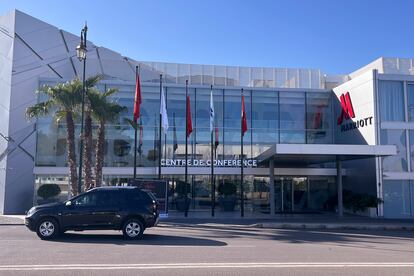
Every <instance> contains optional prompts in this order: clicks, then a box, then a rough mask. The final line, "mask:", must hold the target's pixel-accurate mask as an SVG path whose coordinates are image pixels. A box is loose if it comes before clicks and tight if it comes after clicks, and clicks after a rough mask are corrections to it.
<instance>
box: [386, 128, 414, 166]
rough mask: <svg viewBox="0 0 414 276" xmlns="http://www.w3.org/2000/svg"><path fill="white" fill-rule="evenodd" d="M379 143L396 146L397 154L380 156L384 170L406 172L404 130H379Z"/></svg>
mask: <svg viewBox="0 0 414 276" xmlns="http://www.w3.org/2000/svg"><path fill="white" fill-rule="evenodd" d="M381 144H382V145H395V146H397V155H393V156H388V157H384V158H382V165H383V169H384V171H397V172H406V171H407V170H408V164H407V147H406V139H405V130H394V129H392V130H391V129H388V130H381Z"/></svg>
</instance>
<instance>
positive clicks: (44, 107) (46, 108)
mask: <svg viewBox="0 0 414 276" xmlns="http://www.w3.org/2000/svg"><path fill="white" fill-rule="evenodd" d="M52 105H53V101H52V100H47V101H45V102H42V103H38V104H35V105H33V106H29V107H28V108H27V109H26V116H27V117H28V118H34V117H41V116H45V115H47V114H49V112H50V109H51V107H52Z"/></svg>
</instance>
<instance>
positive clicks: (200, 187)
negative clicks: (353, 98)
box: [35, 67, 333, 214]
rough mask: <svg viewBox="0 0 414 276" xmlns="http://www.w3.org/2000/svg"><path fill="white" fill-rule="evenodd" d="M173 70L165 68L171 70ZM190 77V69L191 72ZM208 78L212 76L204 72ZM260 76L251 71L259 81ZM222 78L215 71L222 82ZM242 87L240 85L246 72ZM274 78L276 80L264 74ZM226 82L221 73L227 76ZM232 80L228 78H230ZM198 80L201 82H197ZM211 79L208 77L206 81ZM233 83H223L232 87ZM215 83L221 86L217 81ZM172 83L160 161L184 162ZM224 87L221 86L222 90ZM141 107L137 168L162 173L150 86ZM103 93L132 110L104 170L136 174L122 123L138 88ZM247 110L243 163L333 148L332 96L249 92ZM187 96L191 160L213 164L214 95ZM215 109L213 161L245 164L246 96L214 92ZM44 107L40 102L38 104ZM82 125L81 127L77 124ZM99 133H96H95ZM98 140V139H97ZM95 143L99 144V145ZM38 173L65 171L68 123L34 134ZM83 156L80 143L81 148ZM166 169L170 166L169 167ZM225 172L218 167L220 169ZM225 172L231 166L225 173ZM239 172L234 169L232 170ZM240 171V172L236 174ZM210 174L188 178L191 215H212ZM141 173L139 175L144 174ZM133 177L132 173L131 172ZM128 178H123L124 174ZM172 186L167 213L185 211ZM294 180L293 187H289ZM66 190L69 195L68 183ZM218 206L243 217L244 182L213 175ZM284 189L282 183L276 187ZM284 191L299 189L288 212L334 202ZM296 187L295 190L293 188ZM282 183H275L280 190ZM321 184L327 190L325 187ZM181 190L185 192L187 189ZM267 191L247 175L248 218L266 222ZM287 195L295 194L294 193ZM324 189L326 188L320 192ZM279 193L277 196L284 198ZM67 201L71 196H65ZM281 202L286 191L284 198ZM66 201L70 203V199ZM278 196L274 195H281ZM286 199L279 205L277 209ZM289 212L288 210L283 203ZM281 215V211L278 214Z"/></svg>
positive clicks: (179, 98)
mask: <svg viewBox="0 0 414 276" xmlns="http://www.w3.org/2000/svg"><path fill="white" fill-rule="evenodd" d="M167 69H168V68H167ZM178 69H179V70H181V71H180V72H181V73H182V74H183V75H186V74H187V73H186V72H187V71H186V70H187V69H188V68H187V67H183V68H178ZM192 70H193V69H192ZM203 70H205V71H203V72H204V74H205V73H206V72H208V68H203ZM261 72H262V71H261V70H258V71H253V73H254V74H257V75H258V76H259V75H260V74H261ZM218 73H219V72H217V71H215V74H216V75H217V74H218ZM239 73H240V74H241V76H240V79H241V80H242V79H243V72H242V71H240V72H239ZM265 73H266V74H265V75H266V76H267V75H268V77H269V81H271V80H270V77H271V76H273V75H272V74H271V72H267V71H266V72H265ZM223 74H224V73H223ZM226 74H227V75H228V74H231V72H227V73H226ZM194 77H196V76H194ZM205 78H206V76H205V75H203V80H195V79H194V80H193V81H197V82H199V81H204V80H205ZM228 81H229V80H228V79H227V80H226V82H227V85H228ZM215 82H219V79H216V80H215ZM169 83H170V81H169V79H168V78H166V79H165V85H164V91H165V95H166V104H167V111H168V117H169V129H168V131H167V133H163V134H162V137H161V143H162V144H161V145H162V147H161V148H162V152H161V155H162V157H161V158H162V159H167V160H168V159H184V158H185V123H186V121H185V119H186V118H185V117H186V114H185V106H186V105H185V87H184V86H177V85H175V84H171V85H169ZM223 85H224V84H223ZM141 86H142V89H141V90H142V97H143V103H142V105H141V118H140V122H141V123H142V124H143V129H142V130H139V131H141V133H139V135H138V137H142V139H140V141H139V142H138V144H139V145H141V146H139V147H138V157H137V164H138V166H139V167H141V168H155V167H157V166H158V158H159V152H158V151H159V147H158V146H159V140H160V137H159V128H158V127H159V122H160V121H159V120H160V118H159V101H160V100H159V99H160V96H159V95H160V94H159V91H160V89H159V86H158V85H154V84H151V83H143V84H142V85H141ZM100 88H101V89H102V90H104V89H107V88H117V89H118V90H119V92H118V93H117V94H115V98H114V99H115V100H116V101H117V102H118V103H119V104H120V105H123V106H126V107H127V111H125V112H124V113H123V114H121V116H120V118H119V119H118V120H117V121H116V122H113V123H110V124H108V125H107V127H106V142H105V160H104V167H107V168H112V169H111V170H112V171H114V169H115V171H116V168H131V167H132V166H133V150H134V149H133V146H134V131H133V129H132V128H131V127H130V126H129V125H128V124H126V123H125V118H131V117H132V112H133V96H134V91H135V85H134V84H129V85H125V84H124V83H121V84H119V83H111V82H108V81H106V82H103V84H102V85H101V86H100ZM243 93H244V97H245V108H246V114H247V125H248V132H247V133H246V134H245V135H244V148H243V153H244V157H245V158H246V159H256V158H257V157H258V156H259V155H260V154H261V153H263V152H264V151H266V150H267V149H269V148H270V147H271V146H272V145H274V144H276V143H327V144H331V143H332V142H333V135H332V122H331V114H332V105H331V103H332V93H330V91H323V90H320V91H306V90H304V91H301V92H299V91H289V90H285V91H283V90H272V89H259V88H257V89H253V88H250V89H245V90H244V91H243ZM188 94H189V96H190V100H191V114H192V122H193V133H192V134H191V136H190V137H189V140H188V153H189V159H190V160H191V159H193V160H196V159H199V160H210V159H211V147H210V145H211V144H210V143H211V133H210V123H209V122H210V114H209V108H210V88H209V87H205V86H204V87H203V86H201V87H194V86H190V88H189V90H188ZM213 98H214V108H215V128H216V130H215V132H214V137H213V138H214V141H215V145H216V153H215V154H216V156H215V159H216V160H237V159H239V158H240V153H241V149H240V142H241V141H240V139H241V130H240V128H241V89H235V88H234V87H228V88H226V87H221V88H215V89H213ZM41 100H43V99H41V98H40V99H39V101H41ZM78 120H79V119H78ZM76 131H77V133H76V135H75V136H76V137H79V121H77V122H76ZM94 131H95V132H96V131H97V126H94ZM95 136H96V135H95ZM95 136H94V137H95ZM37 137H38V139H37V152H36V160H35V162H36V166H37V167H45V166H47V167H66V166H67V149H66V126H65V124H64V122H59V123H56V122H55V121H54V120H53V118H48V117H46V118H39V119H38V132H37ZM76 147H77V149H76V151H78V147H79V141H76ZM165 166H168V165H167V164H165ZM220 166H221V165H220V164H218V166H217V167H220ZM227 167H228V166H227ZM233 167H234V166H233ZM236 167H237V166H236ZM205 169H206V170H205V171H203V172H202V173H200V174H197V175H189V176H188V179H189V184H187V185H188V189H186V190H185V191H186V194H187V196H188V197H189V198H190V199H191V203H190V210H196V211H203V210H206V211H208V210H210V209H211V204H212V196H211V195H212V192H211V188H212V185H211V182H212V179H211V176H210V175H209V168H208V166H207V165H205ZM139 170H140V169H138V172H139ZM128 171H129V170H128ZM124 172H125V171H124ZM139 176H140V177H144V178H154V177H155V178H156V177H157V176H154V175H141V174H140V173H139ZM130 178H132V168H131V174H127V175H125V174H116V175H114V174H111V175H108V174H104V176H103V183H104V185H127V183H128V180H129V179H130ZM163 178H164V179H167V180H168V187H169V189H168V190H169V193H168V202H169V204H168V208H170V210H171V209H172V210H178V211H179V210H180V208H182V202H181V201H180V198H181V196H182V191H183V187H184V186H185V184H184V175H182V174H175V175H163ZM321 178H322V179H324V180H323V181H322V182H324V181H325V182H324V183H325V184H326V183H328V182H329V181H328V179H329V177H321ZM37 179H38V182H39V183H40V182H42V183H43V182H44V181H45V180H44V179H47V177H46V176H43V175H38V176H37ZM288 179H290V180H288ZM65 181H66V182H65V183H66V184H62V183H60V184H59V185H66V187H65V190H66V191H67V190H68V187H67V186H68V183H67V181H68V180H67V178H66V180H65ZM214 181H215V183H216V194H215V198H216V206H217V210H218V211H226V212H229V211H234V212H238V213H239V212H240V176H239V175H237V174H236V175H228V174H226V175H219V174H218V175H216V176H215V179H214ZM278 181H279V180H278ZM283 181H284V182H283V183H285V182H286V183H287V182H288V181H290V182H289V183H295V184H294V185H293V184H292V185H293V186H289V185H288V184H286V185H285V186H284V188H283V189H290V190H289V191H290V193H291V194H292V195H293V201H292V202H293V205H291V206H290V207H286V208H285V209H284V211H286V212H293V211H303V210H305V209H312V210H325V209H324V207H323V204H324V202H325V201H326V200H328V198H329V195H328V194H329V191H328V189H327V187H328V186H329V185H328V186H326V187H325V188H326V189H325V188H323V189H325V190H326V191H324V192H322V193H323V194H324V196H321V195H319V194H318V193H319V192H321V191H319V192H315V187H319V186H320V185H322V184H318V183H317V182H315V184H313V183H314V180H312V179H308V178H307V177H302V178H298V177H294V176H292V177H291V178H283ZM296 182H297V183H296ZM276 183H277V181H276V182H275V185H277V184H276ZM325 184H324V185H325ZM183 185H184V186H183ZM269 187H270V184H269V177H263V176H260V175H252V174H249V175H247V174H246V175H245V178H244V192H245V198H244V202H245V204H244V207H245V211H246V213H255V214H269V212H270V207H269V206H270V205H269V204H270V203H269V200H270V194H269V193H270V188H269ZM289 187H290V188H289ZM321 187H322V186H321ZM279 192H280V191H277V193H279ZM66 193H67V192H66ZM283 193H284V195H285V196H286V194H287V193H288V191H287V190H286V191H284V192H283ZM66 196H67V195H66ZM276 196H277V195H276ZM321 197H323V198H324V200H322V203H316V200H317V199H316V198H318V199H320V198H321ZM280 200H282V199H281V198H279V199H278V202H277V204H280V202H279V201H280ZM284 205H286V206H288V205H289V203H288V201H286V200H285V202H284ZM276 211H277V212H281V211H282V209H280V208H279V209H277V210H276Z"/></svg>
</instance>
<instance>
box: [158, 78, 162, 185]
mask: <svg viewBox="0 0 414 276" xmlns="http://www.w3.org/2000/svg"><path fill="white" fill-rule="evenodd" d="M161 93H162V74H160V105H161ZM161 120H162V115H161V112H160V127H159V130H158V131H159V139H160V140H159V142H158V179H161V156H162V153H161V149H162V144H161V141H162V139H161V137H162V133H161Z"/></svg>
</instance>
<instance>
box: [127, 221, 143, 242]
mask: <svg viewBox="0 0 414 276" xmlns="http://www.w3.org/2000/svg"><path fill="white" fill-rule="evenodd" d="M122 233H123V234H124V237H125V238H126V239H129V240H135V239H140V238H142V236H143V234H144V225H143V224H142V222H141V221H140V220H138V219H129V220H128V221H127V222H126V223H125V224H124V226H123V227H122Z"/></svg>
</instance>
